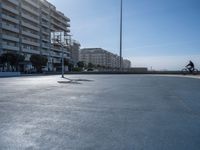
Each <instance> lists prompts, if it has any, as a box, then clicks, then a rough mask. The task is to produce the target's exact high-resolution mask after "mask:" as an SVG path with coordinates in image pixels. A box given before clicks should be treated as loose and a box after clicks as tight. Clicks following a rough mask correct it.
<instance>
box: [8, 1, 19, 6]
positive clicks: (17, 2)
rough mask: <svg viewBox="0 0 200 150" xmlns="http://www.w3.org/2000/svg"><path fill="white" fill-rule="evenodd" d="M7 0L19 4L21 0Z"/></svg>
mask: <svg viewBox="0 0 200 150" xmlns="http://www.w3.org/2000/svg"><path fill="white" fill-rule="evenodd" d="M7 1H9V2H10V3H12V4H15V5H19V1H18V0H7Z"/></svg>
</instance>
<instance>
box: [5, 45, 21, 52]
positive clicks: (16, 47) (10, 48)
mask: <svg viewBox="0 0 200 150" xmlns="http://www.w3.org/2000/svg"><path fill="white" fill-rule="evenodd" d="M2 48H3V49H6V50H12V51H19V47H18V46H12V45H2Z"/></svg>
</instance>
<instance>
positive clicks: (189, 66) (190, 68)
mask: <svg viewBox="0 0 200 150" xmlns="http://www.w3.org/2000/svg"><path fill="white" fill-rule="evenodd" d="M186 67H187V68H188V70H189V71H190V73H192V72H193V71H194V63H193V62H192V61H191V60H190V62H189V64H188V65H187V66H186Z"/></svg>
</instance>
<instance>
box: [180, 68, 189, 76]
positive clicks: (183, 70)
mask: <svg viewBox="0 0 200 150" xmlns="http://www.w3.org/2000/svg"><path fill="white" fill-rule="evenodd" d="M181 73H182V74H183V75H186V74H188V73H189V72H188V70H187V69H186V68H184V69H182V70H181Z"/></svg>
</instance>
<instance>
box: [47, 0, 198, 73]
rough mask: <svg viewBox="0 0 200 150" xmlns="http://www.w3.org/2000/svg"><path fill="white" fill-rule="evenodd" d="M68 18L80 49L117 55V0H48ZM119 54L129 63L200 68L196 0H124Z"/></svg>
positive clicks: (118, 1) (162, 67)
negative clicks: (121, 43) (121, 50)
mask: <svg viewBox="0 0 200 150" xmlns="http://www.w3.org/2000/svg"><path fill="white" fill-rule="evenodd" d="M48 1H49V2H50V3H52V4H54V5H55V6H56V8H57V10H59V11H61V12H63V13H64V14H65V15H66V16H67V17H69V18H70V19H71V22H70V24H71V27H70V29H71V34H72V35H73V36H72V38H73V39H75V40H77V41H79V42H80V44H81V48H93V47H99V48H103V49H105V50H108V51H110V52H112V53H115V54H119V41H120V38H119V31H120V30H119V20H120V0H48ZM123 58H127V59H129V60H131V62H132V66H133V67H148V68H149V69H153V70H179V69H181V68H183V67H184V66H185V65H186V64H187V63H188V61H189V60H192V61H193V62H194V63H195V65H196V68H198V69H200V0H123Z"/></svg>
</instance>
